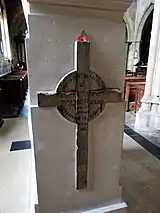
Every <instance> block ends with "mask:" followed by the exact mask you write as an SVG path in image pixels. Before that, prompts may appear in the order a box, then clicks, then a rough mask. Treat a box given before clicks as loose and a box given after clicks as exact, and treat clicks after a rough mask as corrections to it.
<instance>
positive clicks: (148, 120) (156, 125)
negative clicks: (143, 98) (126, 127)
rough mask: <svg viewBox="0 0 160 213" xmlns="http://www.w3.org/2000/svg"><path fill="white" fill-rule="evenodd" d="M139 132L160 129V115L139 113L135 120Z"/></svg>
mask: <svg viewBox="0 0 160 213" xmlns="http://www.w3.org/2000/svg"><path fill="white" fill-rule="evenodd" d="M135 129H136V130H137V131H150V132H151V131H155V130H159V129H160V114H159V113H155V112H152V111H138V112H137V114H136V120H135Z"/></svg>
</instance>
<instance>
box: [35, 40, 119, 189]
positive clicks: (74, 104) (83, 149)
mask: <svg viewBox="0 0 160 213" xmlns="http://www.w3.org/2000/svg"><path fill="white" fill-rule="evenodd" d="M76 49H77V54H76V57H77V58H76V59H77V60H76V61H77V70H73V71H71V72H70V73H69V74H68V75H67V76H66V77H64V78H63V79H62V80H61V82H60V83H59V85H58V87H57V91H56V93H53V92H38V105H39V107H57V109H58V110H59V112H60V114H61V115H62V116H63V117H64V118H66V119H67V120H69V121H71V122H73V123H76V124H77V190H80V189H85V188H87V184H88V123H89V122H90V121H91V120H93V119H95V118H96V117H97V116H98V115H99V114H100V113H101V112H102V111H103V109H104V107H105V105H106V103H107V102H120V101H121V92H120V90H118V89H108V88H106V86H105V84H104V82H103V81H102V79H101V78H100V76H99V75H97V74H96V73H95V72H92V71H90V69H89V64H90V42H89V41H77V42H76Z"/></svg>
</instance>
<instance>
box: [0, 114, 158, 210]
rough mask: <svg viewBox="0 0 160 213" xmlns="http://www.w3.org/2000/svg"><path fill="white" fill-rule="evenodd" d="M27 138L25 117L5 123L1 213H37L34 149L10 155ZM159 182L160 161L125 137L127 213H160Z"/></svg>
mask: <svg viewBox="0 0 160 213" xmlns="http://www.w3.org/2000/svg"><path fill="white" fill-rule="evenodd" d="M28 139H29V133H28V121H27V119H26V118H18V119H8V120H5V124H4V126H3V128H2V129H0V168H1V170H0V213H34V204H36V203H37V197H36V181H35V170H34V157H33V150H32V149H26V150H20V151H13V152H10V148H11V144H12V142H13V141H22V140H28ZM159 180H160V161H159V160H158V159H156V158H155V157H154V156H152V155H151V154H150V153H149V152H147V151H146V150H145V149H144V148H142V147H141V146H140V145H139V144H137V143H136V142H135V141H134V140H132V139H131V138H130V137H129V136H127V135H125V137H124V147H123V159H122V172H121V183H122V185H123V186H124V193H123V196H124V199H125V200H126V201H127V202H128V205H129V209H128V213H152V212H154V213H160V202H159V192H160V184H159Z"/></svg>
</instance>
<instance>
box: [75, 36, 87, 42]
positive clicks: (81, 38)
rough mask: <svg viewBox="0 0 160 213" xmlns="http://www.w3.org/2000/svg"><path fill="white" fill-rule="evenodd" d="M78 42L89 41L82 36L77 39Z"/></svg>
mask: <svg viewBox="0 0 160 213" xmlns="http://www.w3.org/2000/svg"><path fill="white" fill-rule="evenodd" d="M77 40H78V41H87V38H86V36H83V35H80V36H79V37H78V39H77Z"/></svg>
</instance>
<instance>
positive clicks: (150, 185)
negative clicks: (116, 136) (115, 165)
mask: <svg viewBox="0 0 160 213" xmlns="http://www.w3.org/2000/svg"><path fill="white" fill-rule="evenodd" d="M159 180H160V161H159V160H158V159H157V158H156V157H154V156H153V155H152V154H150V153H149V152H148V151H146V150H145V149H144V148H143V147H141V146H140V145H139V144H138V143H136V142H135V141H134V140H133V139H131V138H130V137H129V136H128V135H126V134H125V135H124V143H123V154H122V170H121V183H122V185H123V186H124V191H123V195H124V196H123V197H124V200H125V201H126V202H127V203H128V213H151V212H154V213H159V212H160V202H159V192H160V184H159Z"/></svg>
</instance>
